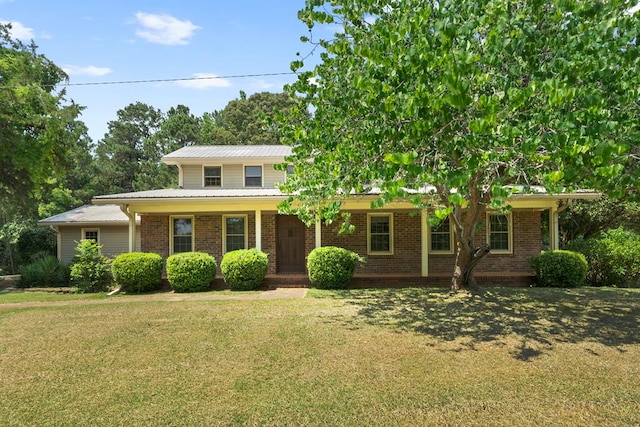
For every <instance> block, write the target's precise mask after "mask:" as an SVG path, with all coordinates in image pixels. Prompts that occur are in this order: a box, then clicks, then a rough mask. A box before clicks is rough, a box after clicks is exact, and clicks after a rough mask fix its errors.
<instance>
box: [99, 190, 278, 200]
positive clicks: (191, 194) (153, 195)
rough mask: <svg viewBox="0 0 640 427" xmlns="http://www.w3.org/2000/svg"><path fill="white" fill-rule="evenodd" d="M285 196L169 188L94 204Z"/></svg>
mask: <svg viewBox="0 0 640 427" xmlns="http://www.w3.org/2000/svg"><path fill="white" fill-rule="evenodd" d="M283 196H284V194H283V193H282V192H281V191H280V190H278V189H277V188H216V189H201V190H186V189H182V188H168V189H162V190H148V191H136V192H133V193H120V194H107V195H104V196H96V197H94V198H93V200H94V202H96V203H100V202H106V203H109V201H112V200H139V199H146V200H149V199H207V198H210V199H213V198H229V197H283Z"/></svg>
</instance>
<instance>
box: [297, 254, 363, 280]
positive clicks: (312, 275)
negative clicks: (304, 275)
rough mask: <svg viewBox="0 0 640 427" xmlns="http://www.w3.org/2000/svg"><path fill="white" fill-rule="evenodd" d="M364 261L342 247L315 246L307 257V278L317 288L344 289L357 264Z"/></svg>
mask: <svg viewBox="0 0 640 427" xmlns="http://www.w3.org/2000/svg"><path fill="white" fill-rule="evenodd" d="M364 262H365V259H364V258H363V257H361V256H360V255H358V254H356V253H355V252H351V251H349V250H347V249H344V248H338V247H335V246H324V247H321V248H315V249H314V250H312V251H311V253H310V254H309V257H308V258H307V270H308V272H309V280H310V281H311V283H313V284H314V285H315V286H316V287H318V288H319V289H344V288H346V287H347V285H348V284H349V282H350V281H351V278H352V277H353V273H354V271H355V269H356V267H357V266H358V264H361V263H364Z"/></svg>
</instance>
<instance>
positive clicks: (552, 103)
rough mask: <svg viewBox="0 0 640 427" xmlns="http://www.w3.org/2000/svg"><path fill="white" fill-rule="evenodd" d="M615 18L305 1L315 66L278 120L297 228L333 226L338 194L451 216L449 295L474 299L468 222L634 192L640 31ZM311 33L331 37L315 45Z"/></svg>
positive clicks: (455, 5)
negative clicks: (573, 193)
mask: <svg viewBox="0 0 640 427" xmlns="http://www.w3.org/2000/svg"><path fill="white" fill-rule="evenodd" d="M628 8H629V5H628V2H627V1H615V0H611V1H606V2H604V1H594V2H585V1H578V0H575V1H549V0H531V1H510V2H505V1H491V0H480V1H478V0H455V1H453V0H444V1H443V0H438V1H425V0H406V1H401V2H379V1H377V0H353V1H347V0H331V1H326V2H325V1H320V0H307V1H306V6H305V8H304V9H303V10H301V11H300V12H299V17H300V19H301V20H302V21H304V22H305V23H306V24H307V25H308V27H309V30H310V36H309V37H307V36H305V37H303V38H302V39H303V41H307V42H308V43H309V44H310V47H311V48H313V49H320V50H321V54H320V59H321V62H320V63H319V64H318V65H316V66H315V67H314V68H313V69H312V70H311V71H302V69H303V67H304V61H303V60H300V61H295V62H294V63H292V68H293V69H294V70H297V71H298V72H299V78H298V80H297V81H296V83H294V84H292V85H291V86H289V87H288V88H287V90H288V92H289V93H290V94H292V95H294V94H295V95H297V96H298V97H299V98H298V100H299V101H298V102H297V105H296V107H294V108H293V109H292V110H291V113H290V114H289V115H288V116H282V117H280V119H279V121H280V124H281V125H282V132H283V142H284V143H286V144H289V145H291V146H292V147H293V156H292V158H291V159H290V161H291V162H292V163H293V164H294V170H295V174H294V175H293V176H292V177H291V179H288V180H287V183H286V184H285V185H284V187H283V189H284V190H285V191H288V192H290V193H291V194H293V193H294V192H295V194H296V197H295V198H296V199H297V201H298V205H297V206H298V208H297V212H298V213H299V214H300V215H301V216H302V217H303V218H304V219H306V220H313V219H315V218H316V216H317V215H319V216H321V217H327V218H333V217H335V216H336V214H337V213H338V211H339V210H340V207H341V204H340V200H341V199H343V198H344V197H345V196H346V195H349V194H351V193H353V192H355V193H368V192H369V191H370V190H371V189H372V187H376V188H377V189H379V194H380V196H379V198H378V200H376V201H375V202H374V203H373V206H374V207H380V206H383V205H385V204H386V203H388V202H390V201H392V200H394V199H398V198H402V199H406V200H410V201H411V202H413V203H414V204H415V205H416V206H417V207H419V208H430V212H431V214H432V216H433V217H434V218H435V219H443V218H445V217H446V216H448V215H451V217H452V218H453V222H454V229H455V242H456V266H455V269H454V272H453V279H452V289H453V290H457V289H460V288H462V287H472V286H473V285H474V283H475V282H474V280H473V268H474V267H475V265H476V264H477V263H478V261H479V260H480V259H481V258H482V257H484V256H485V255H486V254H487V253H488V251H489V250H490V248H487V247H479V246H477V244H476V240H475V230H476V228H477V225H478V224H479V223H480V222H482V221H483V220H484V218H485V212H486V211H487V209H505V208H507V209H508V206H507V198H508V196H509V195H510V194H511V193H512V191H515V189H516V188H517V190H518V191H525V192H526V191H532V190H533V186H534V185H539V186H544V188H545V189H546V190H547V191H549V192H553V193H558V192H562V191H569V190H573V189H577V188H580V187H582V188H591V189H596V190H601V191H604V192H607V193H609V194H610V195H612V196H622V195H624V194H626V193H628V192H629V191H633V190H635V189H637V186H638V182H637V177H638V167H637V161H636V160H637V156H638V154H639V150H638V141H639V140H640V121H639V120H638V117H639V115H638V112H639V111H640V102H639V99H640V73H638V69H640V59H639V55H638V53H639V52H638V45H637V37H638V34H640V18H639V17H638V14H637V13H636V14H632V13H630V12H629V11H628ZM319 25H331V26H336V25H338V26H340V31H339V32H337V33H336V34H335V35H334V36H333V37H332V38H330V39H320V40H315V39H314V37H313V36H314V35H315V34H317V33H318V32H315V31H314V30H315V29H316V28H317V26H319ZM309 112H311V113H312V116H311V117H310V118H307V117H305V115H307V114H309ZM310 159H313V161H309V160H310ZM408 189H414V190H415V189H423V190H425V189H429V190H428V191H423V192H422V193H423V194H420V195H415V194H410V193H409V192H408ZM290 202H291V201H290ZM291 206H292V205H291V204H288V205H287V204H285V206H283V208H284V209H291Z"/></svg>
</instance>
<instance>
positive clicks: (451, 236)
mask: <svg viewBox="0 0 640 427" xmlns="http://www.w3.org/2000/svg"><path fill="white" fill-rule="evenodd" d="M445 221H449V250H448V251H440V250H433V249H431V240H432V239H431V232H432V229H431V225H429V253H430V254H434V255H451V254H453V253H454V251H453V247H454V243H455V230H454V228H453V219H452V218H451V216H448V217H447V219H446V220H445Z"/></svg>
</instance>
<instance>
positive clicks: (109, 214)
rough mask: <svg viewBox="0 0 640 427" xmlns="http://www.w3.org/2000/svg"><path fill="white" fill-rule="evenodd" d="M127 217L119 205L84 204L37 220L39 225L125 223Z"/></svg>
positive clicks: (127, 220) (127, 219)
mask: <svg viewBox="0 0 640 427" xmlns="http://www.w3.org/2000/svg"><path fill="white" fill-rule="evenodd" d="M128 223H129V218H127V216H126V215H125V214H124V212H122V211H121V210H120V206H118V205H113V204H108V205H101V206H96V205H84V206H80V207H78V208H75V209H71V210H70V211H67V212H63V213H61V214H58V215H54V216H52V217H49V218H45V219H41V220H40V221H38V224H39V225H107V224H122V225H127V224H128Z"/></svg>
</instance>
